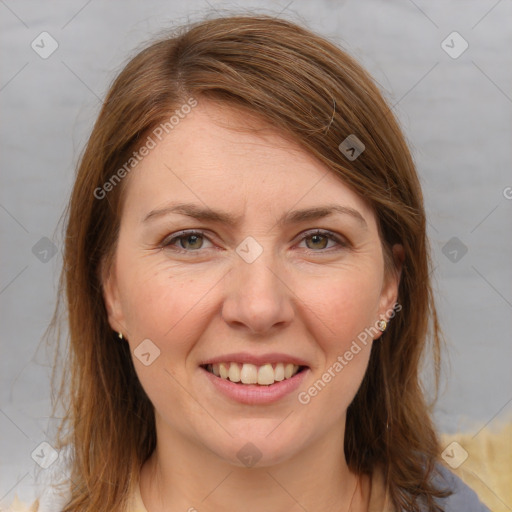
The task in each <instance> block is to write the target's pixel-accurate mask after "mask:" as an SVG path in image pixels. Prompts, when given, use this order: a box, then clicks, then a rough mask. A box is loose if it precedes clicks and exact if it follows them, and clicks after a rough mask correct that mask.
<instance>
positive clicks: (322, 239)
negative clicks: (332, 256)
mask: <svg viewBox="0 0 512 512" xmlns="http://www.w3.org/2000/svg"><path fill="white" fill-rule="evenodd" d="M308 240H309V241H310V243H308ZM302 241H305V242H306V247H307V248H308V249H311V250H313V251H315V252H318V251H322V250H323V249H326V248H327V245H328V243H329V241H331V242H334V245H336V244H337V245H339V246H341V247H348V245H349V244H348V243H347V242H346V241H344V240H343V239H342V238H340V237H338V236H337V235H335V234H334V233H332V232H331V231H324V230H321V229H316V230H314V231H312V232H309V233H306V234H305V235H304V236H303V237H302ZM332 247H333V246H332V245H331V246H330V248H332Z"/></svg>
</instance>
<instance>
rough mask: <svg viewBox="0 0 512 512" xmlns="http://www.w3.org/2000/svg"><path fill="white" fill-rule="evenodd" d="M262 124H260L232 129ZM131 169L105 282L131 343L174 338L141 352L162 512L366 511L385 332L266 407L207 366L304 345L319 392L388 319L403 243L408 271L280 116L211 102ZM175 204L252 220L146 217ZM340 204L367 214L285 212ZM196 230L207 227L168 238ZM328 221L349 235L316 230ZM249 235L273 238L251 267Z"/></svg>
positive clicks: (145, 470)
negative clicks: (363, 420)
mask: <svg viewBox="0 0 512 512" xmlns="http://www.w3.org/2000/svg"><path fill="white" fill-rule="evenodd" d="M249 126H250V127H252V128H258V131H256V132H255V131H251V130H243V131H240V130H239V129H236V130H235V129H233V128H234V127H237V128H247V127H249ZM125 179H127V180H128V182H127V183H126V185H127V187H126V190H125V193H126V195H125V202H124V205H123V210H122V218H121V227H120V233H119V240H118V246H117V249H116V254H115V257H114V261H113V264H112V267H111V268H110V270H109V272H108V274H107V275H106V276H105V278H104V283H103V285H104V297H105V303H106V307H107V310H108V315H109V322H110V325H111V327H112V328H113V329H114V330H116V331H120V332H122V333H123V334H124V336H125V340H124V341H120V342H121V343H126V342H127V343H129V345H130V348H131V351H132V354H133V351H134V350H135V349H136V348H137V346H138V345H139V344H140V343H141V342H142V341H143V340H145V339H150V340H151V341H152V343H154V345H156V346H157V347H158V348H159V350H160V356H159V357H157V358H156V359H155V360H154V362H152V364H150V365H149V366H145V365H144V364H142V363H141V361H139V359H138V358H137V357H134V358H133V360H134V365H135V369H136V371H137V375H138V377H139V379H140V382H141V384H142V386H143V388H144V389H145V391H146V393H147V395H148V396H149V398H150V400H151V402H152V403H153V405H154V407H155V417H156V429H157V439H158V441H157V448H156V450H155V452H154V453H153V455H152V456H151V457H150V458H149V459H148V461H147V462H146V463H145V464H144V465H143V467H142V470H141V475H140V489H141V495H142V499H143V501H144V504H145V506H146V508H147V510H148V512H161V511H164V510H165V511H169V510H172V511H174V510H176V511H186V510H193V508H191V507H194V508H195V509H197V510H198V511H201V512H202V511H218V510H224V511H228V512H230V511H239V510H245V511H251V512H252V511H261V510H266V511H271V512H281V511H282V512H284V511H286V512H290V511H299V510H300V511H303V510H304V509H306V510H308V511H310V512H313V511H334V510H336V511H345V510H348V508H349V503H350V501H351V499H352V498H353V502H352V509H351V510H364V503H365V500H367V498H368V496H364V492H362V491H361V487H357V488H356V482H357V478H356V475H354V474H353V473H352V472H351V471H349V469H348V467H347V464H346V461H345V458H344V455H343V438H344V430H345V414H346V410H347V407H348V405H349V404H350V402H351V401H352V399H353V397H354V396H355V393H356V391H357V389H358V387H359V385H360V383H361V381H362V379H363V376H364V373H365V371H366V368H367V364H368V359H369V355H370V349H371V345H372V340H371V339H370V341H369V343H367V345H366V346H363V345H361V347H362V349H361V351H360V352H359V353H358V354H357V355H355V356H354V358H353V359H352V360H351V361H350V362H349V364H347V366H345V367H344V368H343V370H342V371H341V372H338V373H336V377H335V378H333V379H332V380H331V381H330V382H329V383H328V384H327V385H326V386H325V388H324V389H323V390H322V391H321V392H320V393H318V395H317V396H315V397H314V398H313V399H312V400H311V401H310V402H309V403H308V404H307V405H304V404H301V403H299V401H298V399H297V392H293V393H291V394H290V395H288V396H286V397H285V398H283V399H281V400H279V401H278V402H276V403H273V404H267V405H245V404H240V403H238V402H234V401H232V400H230V399H229V398H226V397H224V396H222V395H220V394H219V393H218V392H216V390H215V389H214V388H213V386H212V384H211V383H209V381H208V380H207V379H206V378H205V376H204V374H203V373H202V372H203V371H202V370H201V369H200V368H199V364H200V363H201V362H202V361H204V360H205V359H206V358H209V357H214V356H218V355H223V354H227V353H229V352H239V351H247V352H251V353H254V354H265V353H269V352H282V353H285V354H292V355H296V356H299V357H302V358H303V359H304V360H306V361H307V362H308V366H309V368H310V370H309V374H308V375H307V378H306V380H305V382H304V383H303V384H302V385H301V387H300V389H299V390H298V391H304V390H307V389H308V388H309V387H310V386H311V385H312V383H314V382H315V381H317V380H318V379H319V378H320V377H321V376H322V374H323V373H324V372H325V371H326V370H327V369H328V368H329V367H332V365H333V363H334V362H335V361H336V360H337V357H338V356H342V355H343V354H344V353H345V352H346V351H347V350H348V349H349V348H350V346H351V343H352V341H353V340H354V339H356V337H357V335H358V334H359V333H361V332H362V331H363V330H364V329H365V328H367V327H369V326H374V325H375V323H376V322H377V321H378V320H379V319H381V318H385V317H386V316H389V311H390V310H391V309H392V308H393V305H394V304H395V302H396V300H397V290H398V283H399V279H400V268H401V260H402V259H403V255H402V250H401V247H400V246H398V245H397V246H395V247H394V248H393V254H394V256H395V263H396V268H397V272H396V273H386V272H385V271H384V259H383V250H382V246H381V241H380V239H379V234H378V230H377V223H376V219H375V215H374V213H373V211H372V209H371V208H370V206H369V205H368V204H367V203H366V201H365V200H364V199H363V198H362V197H360V196H359V195H358V194H356V193H355V192H353V191H352V190H351V189H350V188H348V187H347V186H346V185H345V184H344V183H343V182H342V181H341V180H340V179H339V178H338V177H337V176H335V175H334V174H333V173H332V172H331V171H329V170H328V169H327V168H326V167H325V166H324V165H322V164H321V163H320V162H318V161H317V160H315V159H314V158H313V157H311V156H310V155H308V154H307V153H305V152H304V151H303V150H302V149H301V148H300V147H299V146H297V145H296V144H294V143H293V142H292V141H290V140H288V139H287V138H286V137H284V136H283V135H282V134H280V133H278V132H275V131H274V130H273V129H272V128H271V127H269V126H266V125H265V124H264V123H262V122H260V121H258V120H257V119H255V118H254V117H250V116H247V114H241V113H240V112H238V111H236V110H233V109H231V108H228V107H226V106H225V105H223V106H221V107H219V106H218V105H216V104H215V103H212V102H208V101H206V100H201V101H200V102H199V105H198V106H197V107H195V108H194V109H193V110H192V112H191V113H190V114H189V115H187V117H186V118H185V119H183V120H182V121H181V122H180V124H179V125H177V126H176V127H175V128H174V130H173V131H171V132H170V133H169V134H168V135H167V136H166V137H165V138H164V139H163V140H162V141H161V142H159V143H158V145H157V146H156V147H155V148H154V149H152V150H151V152H150V153H149V155H148V156H146V157H145V158H144V159H143V160H142V162H141V163H140V164H139V165H138V166H137V167H136V168H135V169H134V170H133V171H132V172H131V174H130V175H129V177H128V178H125ZM173 201H180V202H187V203H194V204H196V205H198V206H199V207H204V206H205V205H206V206H208V207H209V208H211V209H212V210H223V211H226V212H228V213H230V214H232V215H234V216H239V217H240V220H239V223H238V224H236V225H234V226H229V225H226V224H223V223H219V222H216V221H212V220H207V221H205V220H196V219H193V218H191V217H187V216H184V215H180V214H177V213H171V214H168V215H166V216H161V217H155V218H153V219H152V220H151V221H148V222H146V223H144V222H142V219H144V217H145V216H146V215H147V214H148V213H149V212H150V211H152V210H154V209H158V208H163V207H165V206H166V205H167V204H168V203H170V202H173ZM332 203H335V204H337V205H342V206H345V207H350V208H353V209H354V210H357V212H359V213H360V215H361V216H362V217H363V219H364V223H363V222H361V221H360V220H357V219H356V218H355V217H353V216H351V215H348V214H333V215H330V216H327V217H324V218H321V219H317V220H308V221H302V222H300V223H296V224H291V225H286V226H281V225H279V224H278V223H277V220H278V219H279V218H280V217H281V216H282V215H283V214H285V213H287V212H289V211H291V210H294V209H302V208H311V207H318V206H322V205H326V204H332ZM184 229H195V230H200V231H203V232H204V235H205V236H204V237H203V238H201V237H199V238H198V239H191V238H190V237H188V238H187V236H185V237H183V238H181V239H178V240H174V241H173V242H172V245H169V246H168V247H166V248H162V246H161V242H162V241H166V240H167V242H169V240H170V239H171V238H172V237H173V236H174V234H175V233H177V232H179V231H180V230H184ZM313 229H322V230H328V231H330V232H332V233H333V234H335V235H337V236H338V237H339V238H340V240H341V243H337V242H335V241H330V240H329V239H328V238H325V237H322V236H320V237H317V238H315V237H314V236H312V235H311V234H309V235H307V234H306V235H305V234H304V233H305V232H306V231H309V230H313ZM171 235H172V236H171ZM247 236H251V237H253V238H254V239H255V240H257V242H258V243H259V244H260V246H261V247H262V248H263V252H262V254H261V255H260V256H259V257H258V258H257V259H256V260H255V261H253V262H252V263H247V262H246V261H245V260H244V259H242V258H241V257H240V256H239V255H238V253H237V252H236V248H237V246H238V245H239V244H240V243H241V242H242V241H243V240H244V239H245V238H246V237H247ZM180 249H181V251H182V252H179V250H180ZM391 321H392V320H391ZM376 337H378V335H376ZM247 442H251V443H253V444H254V445H255V446H256V447H257V449H258V451H259V453H260V454H261V458H260V460H259V461H258V463H257V464H256V465H255V466H253V467H251V468H248V467H245V466H244V464H243V463H242V462H241V461H240V460H239V459H238V457H237V452H238V451H239V450H240V449H241V448H242V447H243V446H244V445H245V444H246V443H247ZM262 489H264V490H265V492H262ZM356 490H357V492H356Z"/></svg>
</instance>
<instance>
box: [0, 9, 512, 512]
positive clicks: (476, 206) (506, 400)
mask: <svg viewBox="0 0 512 512" xmlns="http://www.w3.org/2000/svg"><path fill="white" fill-rule="evenodd" d="M223 9H228V10H229V11H231V12H236V13H240V12H245V11H247V10H255V9H256V10H258V12H265V13H270V14H278V13H280V12H282V16H285V17H287V18H289V19H292V20H295V21H299V22H300V21H301V20H303V21H304V22H305V23H307V25H308V26H309V27H310V28H311V29H313V30H315V31H317V32H319V33H321V34H323V35H324V36H327V37H329V38H330V39H331V40H333V41H334V42H336V43H338V44H340V45H342V46H343V47H344V48H346V49H347V50H348V51H349V52H350V53H351V54H352V55H354V56H355V57H357V58H358V59H359V60H360V62H361V63H362V64H363V65H364V66H365V67H366V68H367V69H368V70H369V71H370V72H371V73H372V74H373V75H374V77H375V78H376V80H377V81H378V82H379V84H380V85H381V87H382V89H383V91H384V93H385V95H386V97H387V98H388V99H389V101H390V102H391V104H392V105H393V106H394V107H393V109H394V112H395V113H396V114H397V116H398V117H399V119H400V121H401V123H402V126H403V129H404V131H405V133H406V136H407V139H408V141H409V143H410V146H411V149H412V151H413V155H414V158H415V161H416V163H417V166H418V172H419V174H420V177H421V181H422V184H423V188H424V193H425V200H426V206H427V212H428V217H429V236H430V239H431V244H432V251H433V257H434V263H435V271H434V284H435V288H436V293H437V300H438V307H439V311H440V313H441V322H442V327H443V329H444V332H445V336H446V339H447V358H446V359H445V364H444V370H445V371H444V377H443V385H442V389H441V396H440V399H439V401H438V404H437V407H436V411H435V417H436V422H437V424H438V426H439V428H440V429H441V430H442V431H444V432H458V431H465V432H469V433H474V435H476V434H477V433H478V432H480V431H481V429H482V428H483V429H484V430H486V429H492V428H493V427H495V426H496V425H498V424H499V422H500V421H503V420H505V419H509V418H510V412H511V410H512V405H511V400H512V386H511V380H512V379H511V371H510V361H511V355H512V353H511V348H510V347H511V346H510V338H511V335H510V332H511V310H512V289H511V282H512V279H511V274H512V271H511V265H510V261H511V258H510V256H511V254H512V237H511V236H510V235H511V218H512V216H511V212H512V199H511V198H512V188H510V187H512V174H511V172H510V164H511V159H512V155H511V141H510V136H511V112H512V88H511V85H510V84H511V83H512V66H511V60H512V59H511V55H512V52H511V48H512V29H511V26H512V24H511V23H510V21H511V19H512V2H511V0H500V1H496V0H480V1H474V0H472V1H464V2H463V1H450V2H447V1H444V0H435V1H429V2H427V1H420V0H417V1H415V2H413V1H411V0H394V1H377V0H359V1H356V0H353V1H348V2H340V1H333V0H323V1H315V2H312V1H309V2H308V1H306V0H295V1H292V2H290V1H289V0H286V1H280V2H269V1H265V2H250V1H245V2H238V3H220V2H213V1H212V2H210V3H208V2H207V1H205V0H197V1H190V2H188V3H187V4H186V6H185V5H183V2H178V1H176V0H174V1H151V2H136V1H134V0H130V1H119V0H115V1H112V0H111V1H109V2H101V1H100V0H92V1H84V0H73V1H66V2H64V1H62V2H49V1H46V2H44V3H43V2H37V1H35V0H34V1H18V2H15V1H14V0H0V23H1V32H0V34H1V35H0V37H1V46H0V51H1V58H0V73H1V74H0V107H1V115H2V122H1V124H0V130H1V132H0V138H1V145H2V151H1V171H2V172H1V188H0V229H1V231H0V233H1V245H0V262H1V263H0V307H1V309H0V312H1V313H0V314H1V317H0V321H1V329H0V333H1V336H2V357H1V359H0V365H1V366H0V379H1V388H0V432H1V437H0V457H1V458H0V503H4V502H5V501H6V502H10V501H11V500H12V499H13V498H14V494H15V493H17V494H18V495H19V496H21V497H23V498H26V499H30V497H31V496H33V480H34V474H35V469H36V464H35V462H34V461H33V460H32V458H31V452H32V451H33V450H34V449H35V448H36V447H37V446H38V445H39V443H41V442H42V441H44V440H45V439H46V434H45V431H46V428H47V424H48V416H49V410H50V406H49V404H50V401H49V397H50V389H49V372H50V361H51V359H49V356H48V355H47V354H46V353H45V352H44V350H42V349H41V347H39V349H38V346H39V344H40V339H41V336H42V334H43V333H44V330H45V329H46V327H47V325H48V322H49V320H50V317H51V314H52V311H53V307H54V303H55V293H56V284H57V275H58V270H59V268H60V263H61V258H60V251H61V247H62V237H61V231H60V230H57V224H58V222H59V218H60V216H61V214H62V211H63V208H64V206H65V203H66V201H67V198H68V195H69V192H70V189H71V185H72V181H73V175H74V166H75V165H76V162H77V160H78V157H79V154H80V151H81V149H82V148H83V146H84V143H85V141H86V139H87V136H88V133H89V131H90V129H91V127H92V123H93V122H94V120H95V117H96V115H97V113H98V111H99V107H100V105H101V99H102V98H103V97H104V94H105V92H106V90H107V87H108V84H109V83H110V82H111V80H112V79H113V78H114V76H115V75H116V73H117V72H118V71H119V70H120V69H121V67H122V63H123V62H125V61H126V59H127V57H128V56H129V55H131V54H132V53H133V51H134V49H135V48H137V47H139V46H140V45H141V44H142V43H143V42H145V41H147V40H148V39H150V38H151V37H152V35H154V34H155V33H156V32H159V31H161V30H162V29H165V28H167V27H171V26H174V25H176V24H180V23H183V22H186V21H187V20H197V19H199V18H201V17H202V16H203V15H205V14H206V13H210V14H211V15H215V14H216V12H215V11H220V12H221V13H223V14H225V12H224V11H223ZM43 31H47V32H48V33H50V34H51V36H52V37H53V38H54V39H55V40H56V41H57V42H58V45H59V46H58V49H57V50H56V51H55V52H54V53H53V54H52V55H51V56H49V57H48V58H47V59H43V58H41V57H40V56H39V55H38V54H37V53H36V52H35V51H34V50H33V49H32V48H31V42H32V41H33V40H36V42H37V41H40V38H38V39H36V38H37V37H38V36H39V34H41V32H43ZM453 31H457V32H459V33H460V34H461V36H462V37H463V38H464V39H465V40H466V41H467V42H468V44H469V48H468V49H467V50H466V51H465V52H464V53H463V54H462V55H460V56H459V57H458V58H452V57H451V56H449V55H448V54H447V53H446V52H445V51H444V50H443V48H442V46H441V43H442V41H443V40H444V39H445V38H446V37H447V36H448V35H449V34H450V33H452V32H453ZM448 44H450V45H452V46H454V50H452V51H456V50H457V49H458V48H461V46H460V44H459V42H457V41H455V42H454V43H453V44H452V43H451V42H449V43H448ZM46 48H48V46H46ZM507 187H509V188H507ZM44 237H47V238H48V239H51V240H52V243H53V244H55V248H56V251H57V252H56V254H55V255H53V256H52V253H51V251H50V252H46V253H45V252H44V251H45V250H46V251H49V250H50V249H51V247H52V246H51V245H50V243H49V241H48V240H45V239H44ZM453 237H456V239H455V240H452V241H451V242H450V240H451V239H452V238H453ZM41 239H43V241H41ZM446 244H448V245H446ZM466 249H467V252H466V253H465V254H464V251H465V250H466ZM453 251H455V252H453ZM461 256H462V257H461ZM46 260H48V261H46ZM48 440H49V441H50V442H51V439H48Z"/></svg>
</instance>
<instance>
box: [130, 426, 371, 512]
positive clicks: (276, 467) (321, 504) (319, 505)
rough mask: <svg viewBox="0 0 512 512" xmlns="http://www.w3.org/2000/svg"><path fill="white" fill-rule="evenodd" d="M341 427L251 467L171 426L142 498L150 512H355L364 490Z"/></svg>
mask: <svg viewBox="0 0 512 512" xmlns="http://www.w3.org/2000/svg"><path fill="white" fill-rule="evenodd" d="M157 423H158V421H157ZM336 427H337V428H333V429H332V432H329V433H328V434H327V435H324V436H322V438H321V439H317V440H316V441H315V442H313V443H310V444H309V445H308V446H307V448H304V449H303V450H301V451H300V452H298V453H296V454H294V455H293V456H291V457H290V458H288V459H286V460H285V461H282V462H279V463H276V464H269V465H266V466H265V467H258V466H255V467H251V468H246V467H240V466H236V465H233V464H231V463H230V462H228V461H226V460H224V459H222V458H220V457H218V456H217V455H216V454H213V453H212V452H211V451H209V450H208V449H207V448H205V447H204V446H199V445H197V444H195V443H193V442H192V441H191V440H190V439H188V438H186V437H184V436H182V435H177V434H176V433H171V432H169V430H167V431H165V435H162V436H159V438H158V443H157V448H156V449H155V451H154V453H153V454H152V455H151V457H150V458H149V459H148V460H147V461H146V462H145V464H144V465H143V467H142V469H141V474H140V491H141V496H142V500H143V502H144V504H145V507H146V509H147V511H148V512H163V511H166V512H169V511H189V512H194V511H197V512H210V511H211V512H214V511H218V510H223V511H225V512H235V511H236V512H239V511H240V510H244V511H246V512H253V511H254V512H256V511H258V512H259V511H261V510H266V511H269V512H292V511H293V512H299V511H300V512H303V511H304V510H307V511H308V512H317V511H318V512H320V511H322V512H348V511H349V509H350V510H351V511H353V512H355V511H356V510H359V509H360V508H359V507H360V503H359V502H362V496H360V488H359V492H357V493H356V492H355V491H356V484H357V477H356V475H355V474H353V473H352V472H351V471H350V470H349V468H348V466H347V464H346V460H345V456H344V451H343V429H341V431H342V433H341V435H340V428H339V425H336ZM161 430H162V429H159V428H158V426H157V432H160V431H161Z"/></svg>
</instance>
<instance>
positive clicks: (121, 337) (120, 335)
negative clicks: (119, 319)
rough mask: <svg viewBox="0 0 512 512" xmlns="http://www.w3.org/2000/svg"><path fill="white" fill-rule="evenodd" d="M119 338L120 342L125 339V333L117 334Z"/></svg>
mask: <svg viewBox="0 0 512 512" xmlns="http://www.w3.org/2000/svg"><path fill="white" fill-rule="evenodd" d="M117 336H118V337H119V339H120V340H122V339H123V333H122V332H118V333H117Z"/></svg>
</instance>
